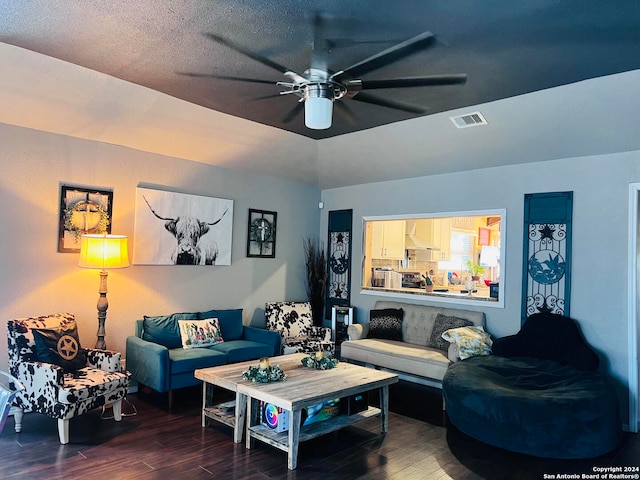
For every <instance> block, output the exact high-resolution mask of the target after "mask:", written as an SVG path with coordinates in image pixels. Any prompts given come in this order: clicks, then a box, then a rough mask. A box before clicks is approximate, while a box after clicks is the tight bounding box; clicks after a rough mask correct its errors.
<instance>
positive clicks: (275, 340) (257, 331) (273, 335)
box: [242, 326, 282, 356]
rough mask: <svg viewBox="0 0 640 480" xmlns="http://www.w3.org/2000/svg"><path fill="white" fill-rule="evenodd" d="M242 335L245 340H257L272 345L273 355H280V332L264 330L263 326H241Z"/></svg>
mask: <svg viewBox="0 0 640 480" xmlns="http://www.w3.org/2000/svg"><path fill="white" fill-rule="evenodd" d="M242 337H243V338H244V339H245V340H250V341H252V342H259V343H264V344H267V345H269V346H271V347H273V355H274V356H276V355H280V353H281V352H282V337H281V336H280V332H276V331H273V330H265V329H264V328H256V327H246V326H245V327H243V329H242Z"/></svg>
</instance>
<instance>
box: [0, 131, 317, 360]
mask: <svg viewBox="0 0 640 480" xmlns="http://www.w3.org/2000/svg"><path fill="white" fill-rule="evenodd" d="M0 166H1V172H2V173H1V174H0V225H2V229H1V230H0V244H1V245H2V248H1V249H0V265H1V266H2V274H1V275H0V318H1V319H2V321H1V322H0V325H1V326H0V337H2V338H5V337H6V320H7V319H11V318H16V317H23V316H32V315H41V314H48V313H55V312H62V311H71V312H73V313H75V314H76V316H77V319H78V327H79V332H80V340H81V343H83V345H84V346H90V347H92V346H93V345H94V344H95V340H96V336H95V334H96V331H97V309H96V303H97V300H98V287H99V275H98V272H97V271H93V270H86V269H81V268H78V267H77V262H78V255H77V254H70V253H58V252H57V236H58V219H59V206H58V205H59V198H60V185H61V184H63V183H65V184H71V185H76V186H89V187H95V188H105V189H113V192H114V209H113V224H112V225H113V226H112V233H118V234H125V235H129V238H130V242H131V243H130V249H131V252H132V251H133V248H134V244H135V238H133V233H134V205H135V193H136V187H137V186H139V185H142V186H152V185H157V186H158V187H160V186H164V187H168V188H170V189H172V190H173V191H179V192H183V193H191V194H196V195H208V196H212V197H219V198H228V199H232V200H234V219H233V251H232V264H231V266H208V267H205V266H202V267H198V266H135V265H134V266H131V267H130V268H128V269H123V270H113V271H111V272H110V274H109V280H108V288H109V294H108V299H109V309H108V312H107V323H106V330H107V335H106V342H107V346H108V347H109V348H111V349H115V350H119V351H122V352H124V350H125V339H126V337H127V336H128V335H132V334H133V331H134V326H133V324H134V320H135V319H138V318H141V317H142V315H154V314H167V313H172V312H177V311H195V310H207V309H211V308H244V321H245V323H247V324H248V323H252V324H255V325H261V326H263V325H264V316H263V312H262V309H263V308H264V303H265V302H266V301H273V300H299V299H305V298H306V293H305V287H304V278H305V275H304V253H303V248H302V238H303V237H304V236H306V235H317V233H318V229H319V224H320V212H319V210H318V201H319V199H320V191H319V190H318V189H317V188H316V187H312V186H309V185H304V184H300V183H295V182H291V181H286V180H281V179H276V178H273V177H269V176H263V175H255V174H249V173H246V172H243V171H240V170H230V169H225V168H221V167H215V166H210V165H205V164H202V163H197V162H192V161H185V160H180V159H176V158H171V157H167V156H162V155H157V154H152V153H145V152H141V151H139V150H134V149H131V148H126V147H118V146H114V145H109V144H105V143H99V142H93V141H88V140H82V139H77V138H72V137H67V136H62V135H57V134H50V133H43V132H40V131H36V130H30V129H26V128H21V127H15V126H8V125H6V124H0ZM249 208H258V209H264V210H273V211H276V212H278V222H277V250H276V258H275V259H254V258H247V257H246V233H247V215H248V209H249ZM6 350H7V342H6V340H4V341H0V369H3V370H6Z"/></svg>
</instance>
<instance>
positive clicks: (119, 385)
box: [7, 313, 130, 444]
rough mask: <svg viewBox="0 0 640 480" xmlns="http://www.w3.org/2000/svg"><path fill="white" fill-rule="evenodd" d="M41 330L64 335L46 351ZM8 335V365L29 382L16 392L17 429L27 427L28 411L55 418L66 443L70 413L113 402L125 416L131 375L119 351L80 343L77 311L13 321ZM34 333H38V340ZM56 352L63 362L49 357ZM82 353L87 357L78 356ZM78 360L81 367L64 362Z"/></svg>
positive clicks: (118, 414)
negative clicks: (96, 348) (95, 347)
mask: <svg viewBox="0 0 640 480" xmlns="http://www.w3.org/2000/svg"><path fill="white" fill-rule="evenodd" d="M34 331H35V332H36V333H35V334H34ZM42 332H54V335H55V334H56V333H58V334H59V338H58V340H57V343H56V342H55V337H54V347H57V348H47V349H46V350H48V351H43V349H42V340H41V337H40V335H41V333H42ZM70 333H71V334H70ZM73 333H75V336H74V334H73ZM7 334H8V338H9V370H10V372H11V374H12V375H13V376H14V377H16V378H17V379H18V380H19V381H20V382H22V384H23V385H24V387H25V389H24V390H22V391H19V392H17V394H16V397H15V399H14V401H13V404H14V406H15V407H17V409H18V411H17V412H16V414H15V430H16V432H20V431H21V430H22V418H23V413H24V412H35V413H42V414H44V415H47V416H49V417H53V418H56V419H57V420H58V435H59V437H60V443H62V444H66V443H69V419H70V418H73V417H76V416H79V415H82V414H84V413H86V412H88V411H90V410H93V409H95V408H99V407H103V406H105V405H108V404H112V405H113V416H114V418H115V420H116V421H120V420H121V419H122V399H123V398H124V396H125V395H126V393H127V388H128V386H129V380H130V374H129V372H123V371H122V369H121V365H120V353H119V352H112V351H106V350H94V349H81V348H80V343H79V341H78V339H77V328H76V325H75V317H74V315H73V314H71V313H59V314H54V315H45V316H41V317H32V318H19V319H15V320H9V321H8V322H7ZM34 335H37V336H38V340H37V344H36V339H35V338H34ZM70 337H71V338H70ZM51 355H53V356H54V357H55V358H56V359H59V360H60V361H59V362H57V363H49V362H47V361H45V359H46V360H49V361H50V360H51V358H52V357H51ZM56 355H57V356H56ZM78 355H82V356H81V357H80V358H79V359H78V358H77V357H78ZM85 355H86V360H85ZM78 360H79V362H80V364H78V367H79V368H76V369H74V370H69V365H70V364H69V363H65V362H67V361H69V362H75V364H77V363H78ZM60 365H64V367H65V368H66V369H67V370H66V371H65V368H63V367H62V366H60Z"/></svg>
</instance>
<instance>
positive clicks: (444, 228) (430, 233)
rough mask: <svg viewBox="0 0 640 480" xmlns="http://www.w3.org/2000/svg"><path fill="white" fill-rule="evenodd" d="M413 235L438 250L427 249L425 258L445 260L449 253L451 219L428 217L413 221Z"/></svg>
mask: <svg viewBox="0 0 640 480" xmlns="http://www.w3.org/2000/svg"><path fill="white" fill-rule="evenodd" d="M415 235H416V236H417V237H419V238H420V239H422V241H423V242H425V243H426V244H428V245H433V246H434V247H437V248H439V250H429V251H428V253H427V255H428V258H425V260H432V261H434V262H436V261H445V260H449V258H450V255H451V238H450V237H451V219H450V218H428V219H422V220H417V221H416V222H415Z"/></svg>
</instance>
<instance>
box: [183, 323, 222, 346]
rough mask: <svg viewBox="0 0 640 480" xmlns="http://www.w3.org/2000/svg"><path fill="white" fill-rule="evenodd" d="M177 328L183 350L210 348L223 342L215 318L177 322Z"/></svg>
mask: <svg viewBox="0 0 640 480" xmlns="http://www.w3.org/2000/svg"><path fill="white" fill-rule="evenodd" d="M178 327H179V328H180V338H181V339H182V348H184V349H189V348H202V347H210V346H212V345H215V344H217V343H222V342H224V340H223V339H222V333H221V331H220V323H219V322H218V319H217V318H206V319H203V320H178Z"/></svg>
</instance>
